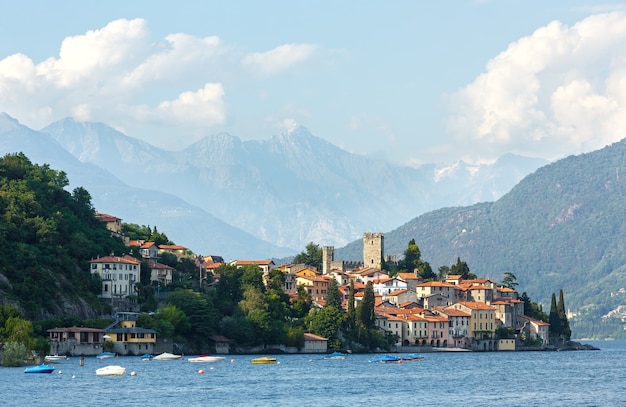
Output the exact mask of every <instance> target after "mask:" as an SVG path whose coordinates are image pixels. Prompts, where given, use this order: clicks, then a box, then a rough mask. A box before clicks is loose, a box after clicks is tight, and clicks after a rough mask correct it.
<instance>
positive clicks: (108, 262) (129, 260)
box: [89, 255, 141, 299]
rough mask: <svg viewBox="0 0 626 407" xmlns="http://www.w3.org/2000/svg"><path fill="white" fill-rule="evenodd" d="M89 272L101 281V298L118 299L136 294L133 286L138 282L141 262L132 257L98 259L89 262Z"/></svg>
mask: <svg viewBox="0 0 626 407" xmlns="http://www.w3.org/2000/svg"><path fill="white" fill-rule="evenodd" d="M89 270H90V272H91V274H97V275H98V276H99V277H100V279H101V280H102V292H101V294H100V296H101V298H104V299H114V298H118V299H119V298H127V297H128V296H130V295H135V294H137V291H136V289H135V284H136V283H138V282H139V281H140V275H141V262H140V261H139V260H137V259H135V258H134V257H131V256H129V255H124V256H105V257H99V258H97V259H94V260H91V261H90V262H89Z"/></svg>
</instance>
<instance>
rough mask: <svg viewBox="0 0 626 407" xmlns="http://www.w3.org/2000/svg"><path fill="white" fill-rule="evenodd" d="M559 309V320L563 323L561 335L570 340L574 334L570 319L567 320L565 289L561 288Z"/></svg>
mask: <svg viewBox="0 0 626 407" xmlns="http://www.w3.org/2000/svg"><path fill="white" fill-rule="evenodd" d="M557 311H558V313H559V320H560V323H561V335H563V337H564V338H565V340H566V341H569V340H570V338H571V336H572V330H571V329H570V327H569V321H568V320H567V312H566V311H565V301H564V300H563V289H561V290H559V302H558V304H557Z"/></svg>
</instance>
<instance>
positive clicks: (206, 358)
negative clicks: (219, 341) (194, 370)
mask: <svg viewBox="0 0 626 407" xmlns="http://www.w3.org/2000/svg"><path fill="white" fill-rule="evenodd" d="M187 360H188V361H190V362H196V363H198V362H209V363H211V362H223V361H224V360H226V358H225V357H224V356H209V355H202V356H198V357H195V358H188V359H187Z"/></svg>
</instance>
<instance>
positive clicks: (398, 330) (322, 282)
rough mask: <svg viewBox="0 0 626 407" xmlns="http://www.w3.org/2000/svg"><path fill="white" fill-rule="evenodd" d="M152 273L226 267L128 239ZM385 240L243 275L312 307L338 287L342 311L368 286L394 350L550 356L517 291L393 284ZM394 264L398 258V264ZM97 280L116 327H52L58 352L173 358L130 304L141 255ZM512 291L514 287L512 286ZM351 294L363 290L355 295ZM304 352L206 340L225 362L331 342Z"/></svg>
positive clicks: (470, 283) (106, 265) (484, 285)
mask: <svg viewBox="0 0 626 407" xmlns="http://www.w3.org/2000/svg"><path fill="white" fill-rule="evenodd" d="M97 217H98V219H99V220H101V221H102V222H104V223H106V226H107V229H109V230H110V231H111V234H112V235H114V236H117V237H119V238H122V239H124V238H125V237H124V235H123V233H122V220H121V219H119V218H117V217H115V216H111V215H108V214H97ZM126 244H127V245H128V247H129V248H131V249H136V250H137V251H138V253H139V254H140V255H141V257H142V258H143V259H144V260H146V263H147V264H148V265H149V267H150V280H151V281H152V282H155V283H157V284H158V286H159V287H163V288H164V289H166V288H167V287H168V285H170V284H172V282H173V276H174V273H175V269H174V268H173V267H171V266H168V265H165V264H162V263H160V262H159V261H158V260H159V257H160V256H162V255H163V253H169V254H171V255H174V256H176V257H177V258H179V259H180V258H184V257H185V256H193V257H194V259H193V260H194V262H195V264H196V266H197V267H198V281H199V284H202V282H203V281H205V282H206V281H211V283H210V284H217V283H219V281H220V277H221V276H220V274H219V272H218V271H219V269H220V267H221V266H223V265H224V264H225V262H224V260H223V259H222V258H221V257H220V256H205V257H197V256H194V255H193V254H192V253H191V251H189V250H188V249H187V248H185V247H183V246H179V245H163V244H156V243H155V242H149V241H141V240H139V241H138V240H129V239H126ZM384 256H385V254H384V234H383V233H364V235H363V261H362V262H347V261H343V260H336V259H335V258H334V247H332V246H324V247H323V248H322V267H321V270H318V269H317V268H315V267H311V266H308V265H306V264H303V263H299V264H275V263H274V261H273V260H249V259H246V260H233V261H231V262H228V264H229V265H230V266H235V267H237V268H241V267H248V266H255V267H258V270H259V272H260V273H261V274H262V275H263V281H264V283H265V284H268V279H269V275H270V273H272V272H276V270H278V271H280V272H281V273H282V276H283V280H282V281H283V285H282V287H281V288H282V290H283V292H284V293H285V294H287V295H288V296H289V297H290V298H295V297H296V296H297V293H298V287H301V288H304V289H305V290H306V293H308V295H309V296H310V299H311V302H312V304H313V307H317V308H323V307H324V306H325V305H326V301H327V295H328V293H329V288H330V287H331V285H336V287H337V289H338V291H339V293H340V295H341V306H342V308H343V311H347V310H348V308H349V307H350V305H349V304H348V302H349V301H350V299H353V301H354V303H353V304H352V306H353V307H358V305H359V303H360V302H361V301H362V300H363V297H364V292H365V289H366V287H367V286H368V284H369V285H370V286H371V288H372V290H373V294H374V314H375V320H374V321H375V328H376V329H378V330H379V331H381V332H382V333H384V335H385V336H386V337H388V338H393V341H392V342H393V343H391V347H390V349H389V350H390V351H396V352H414V351H420V352H429V351H434V350H439V351H446V350H447V351H455V350H456V351H458V350H463V351H514V350H519V349H526V348H527V347H526V346H527V345H528V344H533V347H534V349H541V348H547V347H548V346H549V345H550V344H549V337H550V324H549V323H548V322H545V321H542V320H539V319H535V318H532V317H530V316H528V315H525V313H524V305H525V301H524V300H522V299H520V295H519V294H518V292H517V291H516V290H515V289H514V288H513V287H514V286H515V285H516V284H508V285H503V284H501V283H498V282H497V281H494V280H491V279H489V278H473V279H467V278H465V279H464V278H463V276H462V275H455V274H449V275H447V276H445V278H444V279H443V280H442V281H438V280H432V281H424V280H423V279H422V278H421V277H420V276H419V274H418V273H417V271H415V272H408V273H407V272H401V273H397V274H396V275H394V276H390V275H388V274H386V273H385V272H384V271H383V270H382V267H381V266H382V264H381V262H382V261H383V259H384V258H385V257H384ZM389 260H391V259H389ZM89 265H90V266H89V267H90V273H91V274H97V275H98V276H99V277H100V279H101V281H102V291H101V294H100V297H101V298H102V299H103V300H106V301H108V302H110V303H111V304H112V306H113V309H114V310H115V321H114V322H113V323H112V324H110V325H109V326H107V327H105V328H103V329H96V328H86V327H55V328H53V329H49V330H48V331H49V335H50V337H49V340H50V344H51V352H53V353H55V354H67V355H96V354H98V353H100V352H102V351H103V350H107V351H111V352H114V353H116V354H119V355H141V354H144V353H147V354H152V353H159V352H171V351H173V349H172V346H173V344H172V341H171V340H170V341H169V342H168V339H167V338H159V337H158V335H157V332H156V331H155V330H153V329H147V328H142V327H141V326H138V325H137V319H138V318H137V317H138V315H139V312H137V311H138V310H137V309H136V308H137V307H136V306H133V302H132V301H129V298H130V297H131V296H132V295H133V294H134V293H135V288H134V286H135V283H136V282H137V281H139V279H140V274H141V265H142V262H141V261H140V260H138V259H137V258H135V257H132V256H129V255H124V256H103V257H99V258H96V259H93V260H91V261H90V262H89ZM509 283H510V281H509ZM350 287H352V289H353V290H354V292H353V293H352V295H350ZM303 336H304V343H303V344H302V346H300V347H293V346H286V345H283V344H277V345H263V346H257V347H248V348H242V349H237V348H236V347H235V346H234V344H233V343H232V340H231V339H229V338H227V337H225V336H221V335H212V336H209V337H208V338H207V340H208V341H209V342H210V344H211V349H212V350H214V352H215V353H218V354H228V353H233V352H242V351H243V352H250V353H254V352H270V351H273V352H282V353H327V352H329V351H330V350H331V348H330V347H329V345H328V341H329V338H325V337H323V336H320V335H316V334H313V333H310V332H305V333H304V334H303Z"/></svg>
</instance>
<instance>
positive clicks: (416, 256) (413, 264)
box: [404, 239, 422, 273]
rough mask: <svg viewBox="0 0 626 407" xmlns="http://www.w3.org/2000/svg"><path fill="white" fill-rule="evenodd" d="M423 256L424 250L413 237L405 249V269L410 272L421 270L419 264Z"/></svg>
mask: <svg viewBox="0 0 626 407" xmlns="http://www.w3.org/2000/svg"><path fill="white" fill-rule="evenodd" d="M421 257H422V252H421V251H420V248H419V246H418V245H417V244H416V243H415V239H411V240H410V241H409V244H408V246H407V248H406V250H405V251H404V269H405V270H406V271H408V272H409V273H413V272H414V271H418V270H419V265H420V261H421Z"/></svg>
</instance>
